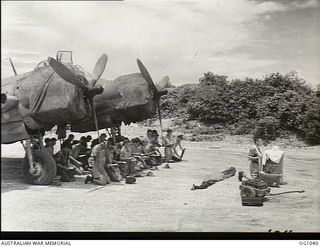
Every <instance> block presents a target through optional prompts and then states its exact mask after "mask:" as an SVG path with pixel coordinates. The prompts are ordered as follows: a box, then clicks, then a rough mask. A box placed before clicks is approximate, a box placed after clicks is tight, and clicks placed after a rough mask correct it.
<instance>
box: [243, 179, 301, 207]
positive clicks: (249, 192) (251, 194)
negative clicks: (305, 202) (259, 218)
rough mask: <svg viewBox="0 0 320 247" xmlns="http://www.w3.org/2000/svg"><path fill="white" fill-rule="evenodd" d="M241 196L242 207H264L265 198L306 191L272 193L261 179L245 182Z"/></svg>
mask: <svg viewBox="0 0 320 247" xmlns="http://www.w3.org/2000/svg"><path fill="white" fill-rule="evenodd" d="M239 188H240V191H241V192H240V195H241V200H242V206H263V200H264V199H263V198H264V197H265V196H277V195H282V194H288V193H303V192H305V191H304V190H292V191H285V192H280V193H275V194H272V193H270V190H271V189H270V188H269V187H268V183H266V182H264V181H262V180H260V179H250V180H246V181H243V182H242V183H241V185H240V187H239Z"/></svg>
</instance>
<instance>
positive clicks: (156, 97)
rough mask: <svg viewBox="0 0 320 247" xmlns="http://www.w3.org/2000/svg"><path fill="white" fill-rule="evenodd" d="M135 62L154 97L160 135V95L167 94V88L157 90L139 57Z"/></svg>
mask: <svg viewBox="0 0 320 247" xmlns="http://www.w3.org/2000/svg"><path fill="white" fill-rule="evenodd" d="M137 64H138V67H139V70H140V72H141V74H142V76H143V78H144V79H145V80H146V81H147V83H148V85H149V87H150V89H151V91H152V93H153V99H154V102H155V105H156V108H157V111H158V117H159V122H160V130H161V136H162V117H161V109H160V97H161V96H162V95H164V94H167V93H168V91H167V90H159V89H158V88H157V87H156V86H155V84H154V82H153V80H152V78H151V76H150V74H149V72H148V70H147V69H146V67H145V66H144V65H143V63H142V62H141V61H140V59H137Z"/></svg>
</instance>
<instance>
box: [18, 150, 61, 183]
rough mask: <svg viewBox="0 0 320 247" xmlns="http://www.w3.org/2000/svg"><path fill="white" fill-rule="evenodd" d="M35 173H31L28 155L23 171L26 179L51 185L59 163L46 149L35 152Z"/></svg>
mask: <svg viewBox="0 0 320 247" xmlns="http://www.w3.org/2000/svg"><path fill="white" fill-rule="evenodd" d="M33 162H34V166H35V168H36V169H35V171H34V173H31V171H30V166H29V161H28V157H27V155H26V157H25V158H24V159H23V164H22V171H23V175H24V178H25V181H26V182H27V183H29V184H36V185H49V184H51V183H52V181H53V179H54V177H55V176H56V175H57V165H56V162H55V160H54V159H53V157H52V156H51V155H50V154H49V153H48V152H47V151H46V150H36V151H34V152H33Z"/></svg>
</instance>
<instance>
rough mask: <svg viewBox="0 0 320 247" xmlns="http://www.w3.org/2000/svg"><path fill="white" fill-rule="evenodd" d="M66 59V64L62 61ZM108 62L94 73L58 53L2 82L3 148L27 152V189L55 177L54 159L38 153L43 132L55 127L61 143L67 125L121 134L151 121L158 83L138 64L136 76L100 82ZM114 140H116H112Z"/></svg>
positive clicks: (159, 91) (156, 108) (103, 61)
mask: <svg viewBox="0 0 320 247" xmlns="http://www.w3.org/2000/svg"><path fill="white" fill-rule="evenodd" d="M66 56H69V59H68V61H67V62H62V57H66ZM107 60H108V57H107V55H105V54H103V55H102V56H101V57H100V58H99V59H98V61H97V63H96V65H95V67H94V70H93V73H92V74H90V73H88V72H86V71H85V70H84V69H83V68H82V67H81V66H79V65H74V64H73V62H72V52H71V51H59V52H58V53H57V56H56V59H54V58H52V57H49V58H48V59H47V60H46V61H42V62H40V63H39V64H38V65H37V66H36V67H35V69H34V70H33V71H30V72H27V73H24V74H20V75H17V73H16V70H15V67H14V65H13V64H12V62H11V59H10V63H11V66H12V69H13V71H14V73H15V76H12V77H9V78H5V79H3V80H2V82H1V84H2V88H1V129H2V133H1V143H2V144H9V143H14V142H18V141H20V142H21V143H22V145H23V147H24V149H25V151H26V157H25V158H24V160H23V174H24V177H25V179H26V181H27V182H28V183H31V184H38V185H47V184H50V183H51V182H52V180H53V178H54V177H55V176H56V164H55V161H54V159H53V158H52V157H51V156H50V155H49V154H48V153H47V152H45V151H44V150H43V149H42V147H43V146H42V145H43V142H42V137H43V136H44V134H45V131H48V130H51V129H52V128H53V127H54V126H57V134H58V139H62V138H65V136H66V129H67V125H70V126H71V131H73V132H81V133H84V132H88V131H95V130H97V131H98V130H100V129H109V128H110V129H111V132H112V133H113V134H114V135H117V134H118V135H119V134H120V125H121V123H122V122H123V123H124V124H130V123H132V122H138V121H142V120H145V119H149V118H152V117H153V116H154V115H155V114H156V111H158V115H159V120H160V124H161V112H160V97H161V96H162V95H164V94H166V93H167V90H166V89H164V87H165V86H166V85H165V83H164V81H163V80H162V83H160V84H161V86H160V85H159V86H156V85H155V84H154V82H153V80H152V78H151V76H150V75H149V73H148V71H147V69H146V68H145V66H144V65H143V64H142V62H141V61H140V60H139V59H137V64H138V67H139V70H140V73H134V74H128V75H123V76H120V77H118V78H117V79H115V80H113V81H110V80H105V79H103V78H100V77H101V75H102V74H103V72H104V70H105V67H106V64H107ZM113 137H114V140H115V139H116V137H117V136H113Z"/></svg>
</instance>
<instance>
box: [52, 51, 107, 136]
mask: <svg viewBox="0 0 320 247" xmlns="http://www.w3.org/2000/svg"><path fill="white" fill-rule="evenodd" d="M107 61H108V57H107V55H106V54H102V56H101V57H100V58H99V59H98V61H97V63H96V65H95V67H94V70H93V78H92V79H91V80H90V82H88V80H87V79H86V77H84V76H77V75H76V74H75V73H74V72H72V71H70V70H69V69H68V68H67V67H66V66H65V65H63V64H62V63H61V62H59V61H57V60H55V59H54V58H52V57H49V58H48V63H49V65H50V66H51V68H52V69H53V70H54V72H56V73H57V74H58V75H59V76H60V77H61V78H62V79H63V80H65V81H67V82H69V83H71V84H73V85H75V86H76V87H79V88H81V89H83V90H84V94H85V96H86V98H87V99H88V101H89V104H90V106H91V109H92V111H93V116H94V122H95V126H96V129H97V131H98V135H99V128H98V121H97V114H96V109H95V104H94V100H93V97H94V96H95V95H97V94H101V93H102V92H103V87H102V86H97V87H96V86H95V84H96V83H97V81H98V80H99V79H100V77H101V75H102V74H103V72H104V70H105V68H106V64H107Z"/></svg>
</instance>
